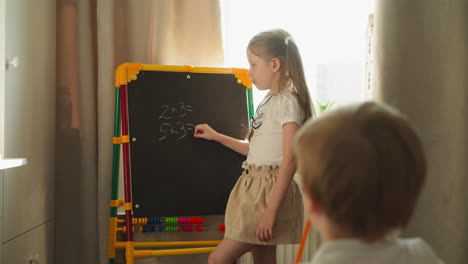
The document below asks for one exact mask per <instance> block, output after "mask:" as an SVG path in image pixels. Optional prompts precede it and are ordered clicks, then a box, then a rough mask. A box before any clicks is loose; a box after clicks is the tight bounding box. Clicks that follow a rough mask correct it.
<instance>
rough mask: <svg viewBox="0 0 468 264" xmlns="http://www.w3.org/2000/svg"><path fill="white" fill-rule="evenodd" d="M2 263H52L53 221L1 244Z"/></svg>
mask: <svg viewBox="0 0 468 264" xmlns="http://www.w3.org/2000/svg"><path fill="white" fill-rule="evenodd" d="M3 255H4V256H3V257H4V263H11V264H50V263H54V222H53V221H50V222H47V223H44V224H42V225H40V226H38V227H36V228H34V229H32V230H30V231H28V232H26V233H25V234H23V235H21V236H18V237H16V238H14V239H12V240H10V241H8V242H7V243H5V244H3Z"/></svg>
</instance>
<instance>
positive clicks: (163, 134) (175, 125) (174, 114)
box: [156, 102, 194, 141]
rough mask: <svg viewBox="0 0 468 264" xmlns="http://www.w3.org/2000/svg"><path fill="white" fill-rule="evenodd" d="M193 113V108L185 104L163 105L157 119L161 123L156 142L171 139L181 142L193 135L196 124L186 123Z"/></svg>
mask: <svg viewBox="0 0 468 264" xmlns="http://www.w3.org/2000/svg"><path fill="white" fill-rule="evenodd" d="M191 112H192V106H191V105H188V104H186V103H185V102H178V103H175V104H165V105H161V107H160V112H159V113H158V114H157V116H156V118H157V120H158V122H159V123H160V126H159V133H158V134H159V135H158V136H157V138H156V141H163V140H169V139H175V140H181V139H183V138H184V137H186V136H187V135H191V134H193V128H194V124H192V123H188V122H186V119H187V118H188V117H189V116H190V113H191Z"/></svg>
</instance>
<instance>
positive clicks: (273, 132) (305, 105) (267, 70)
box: [194, 29, 314, 264]
mask: <svg viewBox="0 0 468 264" xmlns="http://www.w3.org/2000/svg"><path fill="white" fill-rule="evenodd" d="M247 59H248V61H249V64H250V69H249V77H250V78H251V80H252V82H253V83H254V84H255V86H256V87H257V88H258V89H260V90H269V92H268V93H267V95H266V97H265V98H264V99H263V101H262V102H261V103H260V104H259V105H258V107H257V110H256V113H255V115H254V116H253V118H252V120H251V130H250V132H249V135H248V136H247V138H248V141H245V140H238V139H234V138H232V137H229V136H226V135H223V134H220V133H218V132H216V131H215V130H214V129H212V128H211V127H210V126H209V125H207V124H201V125H197V126H196V127H195V130H194V136H195V137H197V138H204V139H208V140H215V141H217V142H219V143H221V144H223V145H224V146H226V147H228V148H231V149H232V150H234V151H237V152H239V153H241V154H243V155H246V156H247V160H246V161H245V162H244V164H243V165H242V167H243V169H244V171H243V173H242V175H241V176H240V178H239V180H238V181H237V183H236V185H235V186H234V188H233V190H232V191H231V194H230V196H229V201H228V204H227V207H226V214H225V225H226V233H225V236H224V239H223V240H222V241H221V242H220V243H219V245H218V246H217V247H216V249H215V250H214V251H213V252H212V253H211V255H210V256H209V259H208V263H216V264H218V263H230V264H232V263H234V262H235V261H236V260H237V259H238V258H239V257H240V256H242V255H243V254H244V253H246V252H248V251H250V250H251V251H252V255H253V258H254V262H255V263H256V264H258V263H276V245H278V244H295V243H299V240H300V236H301V230H302V222H303V203H302V195H301V192H300V190H299V188H298V185H297V183H296V182H295V181H294V180H293V176H294V172H295V170H296V165H295V161H294V157H293V151H292V142H293V136H294V134H295V133H296V130H297V129H298V128H299V127H300V125H302V124H303V123H304V121H305V120H307V119H309V118H310V117H312V116H313V115H314V110H313V106H312V102H311V99H310V95H309V91H308V88H307V85H306V81H305V77H304V70H303V67H302V60H301V56H300V54H299V50H298V48H297V46H296V43H294V40H293V39H292V37H291V35H290V34H289V33H288V32H286V31H285V30H281V29H276V30H270V31H265V32H261V33H259V34H257V35H256V36H254V37H253V38H252V40H251V41H250V42H249V45H248V47H247Z"/></svg>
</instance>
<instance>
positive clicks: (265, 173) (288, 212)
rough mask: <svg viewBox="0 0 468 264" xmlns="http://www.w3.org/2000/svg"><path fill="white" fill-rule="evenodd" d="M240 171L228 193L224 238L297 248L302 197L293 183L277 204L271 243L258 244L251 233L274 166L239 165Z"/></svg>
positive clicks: (270, 186) (274, 173)
mask: <svg viewBox="0 0 468 264" xmlns="http://www.w3.org/2000/svg"><path fill="white" fill-rule="evenodd" d="M242 168H244V171H243V172H242V175H241V176H240V178H239V180H238V181H237V183H236V185H235V186H234V188H233V189H232V191H231V195H230V196H229V201H228V203H227V206H226V214H225V225H226V231H225V235H224V237H225V238H229V239H232V240H235V241H239V242H243V243H249V244H259V245H283V244H297V243H299V242H300V239H301V234H302V224H303V218H304V206H303V202H302V194H301V191H300V189H299V186H298V185H297V183H296V182H295V181H294V180H293V181H292V182H291V185H290V186H289V189H288V191H287V193H286V196H285V197H284V199H283V202H282V203H281V206H280V209H279V211H278V214H277V216H276V221H275V226H274V228H273V239H272V240H270V241H266V242H263V241H260V240H258V239H257V237H256V235H255V231H256V229H257V226H258V224H259V222H260V219H261V217H262V215H263V212H264V211H265V208H266V205H267V203H268V200H269V199H270V196H271V193H272V191H273V187H274V185H275V182H276V178H277V175H278V166H253V165H249V164H247V163H246V162H244V163H243V164H242Z"/></svg>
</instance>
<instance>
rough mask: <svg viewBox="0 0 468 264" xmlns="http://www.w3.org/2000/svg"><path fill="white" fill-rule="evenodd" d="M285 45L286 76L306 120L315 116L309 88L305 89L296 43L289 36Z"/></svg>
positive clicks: (302, 69)
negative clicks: (291, 84) (290, 82)
mask: <svg viewBox="0 0 468 264" xmlns="http://www.w3.org/2000/svg"><path fill="white" fill-rule="evenodd" d="M286 34H287V33H286ZM285 45H286V67H287V68H286V69H287V74H288V76H289V78H290V79H291V81H292V83H293V87H294V88H295V90H296V93H297V95H298V98H299V103H300V104H301V107H302V109H303V110H304V113H305V120H307V119H309V118H311V117H314V116H315V111H314V106H313V103H312V100H311V99H310V93H309V88H308V87H307V83H306V79H305V74H304V67H303V65H302V59H301V55H300V53H299V49H298V48H297V45H296V42H295V41H294V40H293V39H291V36H289V34H288V36H287V37H286V38H285ZM305 120H304V121H305Z"/></svg>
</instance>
